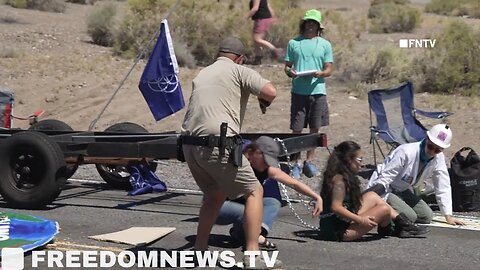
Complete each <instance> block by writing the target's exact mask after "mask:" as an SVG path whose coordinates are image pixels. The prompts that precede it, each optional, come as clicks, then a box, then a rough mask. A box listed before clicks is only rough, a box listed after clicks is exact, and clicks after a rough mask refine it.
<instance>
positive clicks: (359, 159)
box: [355, 157, 363, 162]
mask: <svg viewBox="0 0 480 270" xmlns="http://www.w3.org/2000/svg"><path fill="white" fill-rule="evenodd" d="M355 160H356V161H358V162H362V161H363V157H356V158H355Z"/></svg>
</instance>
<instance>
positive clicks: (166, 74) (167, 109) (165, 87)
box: [138, 20, 185, 121]
mask: <svg viewBox="0 0 480 270" xmlns="http://www.w3.org/2000/svg"><path fill="white" fill-rule="evenodd" d="M177 74H178V63H177V58H176V57H175V52H174V51H173V42H172V38H171V37H170V30H169V28H168V22H167V20H163V21H162V24H161V25H160V36H159V37H158V40H157V43H156V44H155V48H154V49H153V52H152V54H151V55H150V58H149V59H148V62H147V65H146V66H145V70H143V74H142V77H141V78H140V83H139V84H138V88H140V91H141V92H142V94H143V97H144V98H145V100H146V101H147V104H148V107H150V110H151V111H152V114H153V117H154V118H155V120H156V121H159V120H161V119H163V118H165V117H167V116H169V115H171V114H174V113H175V112H177V111H179V110H181V109H182V108H183V107H185V102H184V100H183V94H182V88H181V87H180V81H179V80H178V76H177Z"/></svg>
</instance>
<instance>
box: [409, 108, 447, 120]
mask: <svg viewBox="0 0 480 270" xmlns="http://www.w3.org/2000/svg"><path fill="white" fill-rule="evenodd" d="M414 111H415V113H418V114H420V115H422V116H425V117H428V118H436V119H442V118H446V117H448V116H450V115H452V114H453V113H452V112H426V111H423V110H420V109H415V110H414Z"/></svg>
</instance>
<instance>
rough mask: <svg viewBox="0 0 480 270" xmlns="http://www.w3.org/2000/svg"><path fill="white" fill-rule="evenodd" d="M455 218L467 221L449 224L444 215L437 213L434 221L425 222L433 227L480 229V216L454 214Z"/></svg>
mask: <svg viewBox="0 0 480 270" xmlns="http://www.w3.org/2000/svg"><path fill="white" fill-rule="evenodd" d="M454 217H455V218H457V219H460V220H461V221H463V222H465V225H449V224H447V222H446V221H445V217H444V216H440V215H436V216H434V217H433V221H432V223H430V224H424V225H425V226H431V227H441V228H452V229H461V230H471V231H480V217H473V216H458V215H454Z"/></svg>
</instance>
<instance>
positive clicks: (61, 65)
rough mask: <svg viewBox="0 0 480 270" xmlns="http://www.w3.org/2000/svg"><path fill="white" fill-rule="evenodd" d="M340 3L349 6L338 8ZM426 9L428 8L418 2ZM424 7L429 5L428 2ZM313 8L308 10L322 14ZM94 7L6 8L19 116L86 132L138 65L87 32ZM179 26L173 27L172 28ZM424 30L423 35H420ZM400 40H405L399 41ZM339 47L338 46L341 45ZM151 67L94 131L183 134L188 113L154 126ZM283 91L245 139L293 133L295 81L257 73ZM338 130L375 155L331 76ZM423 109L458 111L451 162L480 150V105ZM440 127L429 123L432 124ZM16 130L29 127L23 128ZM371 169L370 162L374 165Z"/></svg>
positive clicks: (355, 103)
mask: <svg viewBox="0 0 480 270" xmlns="http://www.w3.org/2000/svg"><path fill="white" fill-rule="evenodd" d="M322 2H324V7H325V8H329V9H338V10H343V9H353V8H360V9H361V8H363V9H365V10H366V9H367V8H368V6H367V5H368V1H366V0H365V1H353V0H352V1H333V0H332V1H322ZM337 2H341V3H342V4H338V3H337ZM419 2H422V1H419ZM423 2H424V1H423ZM317 3H318V2H317V1H306V4H305V5H306V7H307V6H308V7H319V6H318V4H317ZM91 8H92V7H91V6H85V5H76V4H67V10H66V12H65V13H64V14H56V13H48V12H40V11H33V10H23V9H14V8H11V7H9V6H6V5H0V48H2V49H3V50H6V49H9V50H13V51H15V52H16V54H17V56H16V57H14V58H0V86H4V87H8V88H10V89H12V90H13V91H14V92H15V95H16V104H15V109H14V112H15V114H16V115H19V116H25V115H28V114H29V113H32V112H33V111H35V110H37V109H44V110H46V114H45V115H44V116H43V119H47V118H54V119H58V120H62V121H64V122H66V123H68V124H69V125H71V126H72V127H73V128H74V129H75V130H86V129H88V126H89V125H90V123H91V121H92V120H93V119H95V117H97V115H98V114H99V113H100V111H101V109H102V108H103V106H105V104H106V102H107V101H108V100H109V98H110V97H111V95H112V94H113V92H114V91H115V89H117V87H118V86H119V85H120V82H121V81H122V80H123V79H124V78H125V76H126V74H127V73H128V71H129V70H130V69H131V67H132V65H133V60H125V59H120V58H116V57H113V56H112V54H111V52H110V50H109V49H108V48H105V47H101V46H97V45H93V44H92V43H91V42H90V38H89V36H88V35H87V33H86V26H85V18H86V16H87V14H88V12H89V10H91ZM171 27H173V26H171ZM419 31H422V30H421V29H420V30H419ZM397 36H398V35H397ZM397 36H395V35H393V36H390V35H369V34H366V33H365V34H364V35H362V37H361V38H360V40H359V41H358V44H359V45H361V46H364V47H372V46H377V44H380V43H385V42H396V41H395V40H396V39H395V38H396V37H397ZM334 46H335V44H334ZM144 65H145V62H143V61H141V62H140V63H139V64H138V65H136V67H135V68H134V70H133V72H132V74H131V75H130V77H128V79H127V80H126V82H125V84H124V86H123V87H122V89H121V90H120V92H119V93H118V95H117V96H116V97H115V99H114V100H113V102H112V103H111V104H110V106H109V107H108V108H107V110H106V112H105V114H104V115H103V116H102V118H101V119H100V120H99V122H98V123H97V126H96V128H95V130H104V129H105V128H106V127H108V126H110V125H112V124H114V123H118V122H124V121H130V122H136V123H138V124H141V125H143V126H145V127H146V128H147V129H148V130H150V131H151V132H160V131H167V130H175V131H178V130H179V128H180V124H181V120H182V119H183V114H184V112H185V110H182V111H180V112H179V113H178V114H177V115H174V116H171V117H169V118H167V119H165V120H162V121H160V122H159V123H155V122H154V120H153V117H152V116H151V113H150V112H149V110H148V108H147V105H146V103H145V101H144V100H143V97H142V96H141V94H140V92H139V91H138V88H137V83H138V80H139V78H140V75H141V72H142V70H143V67H144ZM253 68H254V69H256V70H258V71H259V72H260V73H262V74H263V75H264V76H265V77H267V78H269V79H271V80H272V81H273V82H274V83H275V84H276V86H277V87H278V90H279V93H278V98H277V100H276V101H275V102H274V104H273V105H272V107H271V108H270V109H269V111H268V112H267V114H265V115H262V114H261V112H260V110H259V109H258V104H257V103H256V101H255V100H254V99H252V100H251V104H250V105H249V106H250V108H249V111H248V113H247V117H246V120H245V125H244V130H243V131H244V132H289V129H288V125H289V104H290V93H289V87H290V82H289V80H288V79H287V78H286V76H285V75H284V74H283V72H282V66H281V65H278V64H272V65H264V66H253ZM197 72H198V70H187V69H181V72H180V77H181V80H182V87H183V90H184V96H185V99H186V100H188V97H189V95H190V91H191V79H192V78H193V77H194V76H195V75H196V73H197ZM328 84H329V85H328V93H329V103H330V111H331V121H330V122H331V125H330V127H329V128H328V131H327V132H328V136H329V143H330V144H336V143H339V142H341V141H343V140H347V139H351V140H355V141H358V142H359V143H361V145H362V146H363V147H364V148H365V149H366V151H367V153H366V154H367V156H370V155H371V148H370V145H369V125H370V122H369V111H368V104H367V101H366V100H365V99H364V98H357V97H354V96H351V95H350V94H348V89H346V87H345V86H344V85H342V84H340V83H338V82H337V81H336V80H335V77H332V78H330V79H329V80H328ZM415 101H416V105H417V107H419V108H421V109H425V110H447V109H448V110H452V111H454V112H455V115H454V116H452V117H450V119H449V121H450V124H451V126H452V129H453V132H454V135H455V137H454V142H453V146H452V147H451V148H450V149H448V151H446V153H447V156H448V157H451V155H452V153H454V152H455V151H456V150H458V149H459V148H460V147H462V146H471V147H473V148H476V149H478V151H480V143H479V140H478V138H479V137H478V135H477V131H478V130H479V129H480V113H479V111H480V108H479V107H478V104H480V102H479V100H478V98H465V97H459V96H449V97H444V96H436V95H431V94H417V95H416V100H415ZM431 123H433V122H426V124H427V125H430V124H431ZM14 125H15V126H16V127H21V128H25V127H27V123H24V122H19V121H16V122H15V123H14ZM369 162H371V161H369Z"/></svg>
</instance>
